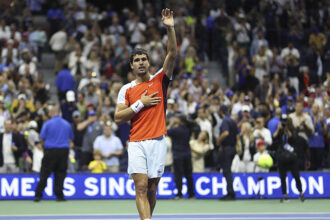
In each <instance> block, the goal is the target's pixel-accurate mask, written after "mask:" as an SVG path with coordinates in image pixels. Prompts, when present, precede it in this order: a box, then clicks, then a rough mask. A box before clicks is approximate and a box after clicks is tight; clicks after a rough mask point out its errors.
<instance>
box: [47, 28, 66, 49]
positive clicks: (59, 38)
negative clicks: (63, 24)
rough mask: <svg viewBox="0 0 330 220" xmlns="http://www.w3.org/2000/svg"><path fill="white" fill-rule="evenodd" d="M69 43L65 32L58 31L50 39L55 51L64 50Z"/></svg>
mask: <svg viewBox="0 0 330 220" xmlns="http://www.w3.org/2000/svg"><path fill="white" fill-rule="evenodd" d="M66 41H67V35H66V33H65V32H64V31H58V32H56V33H55V34H53V36H52V37H51V38H50V41H49V44H50V47H51V48H52V50H53V51H61V50H64V48H65V45H66Z"/></svg>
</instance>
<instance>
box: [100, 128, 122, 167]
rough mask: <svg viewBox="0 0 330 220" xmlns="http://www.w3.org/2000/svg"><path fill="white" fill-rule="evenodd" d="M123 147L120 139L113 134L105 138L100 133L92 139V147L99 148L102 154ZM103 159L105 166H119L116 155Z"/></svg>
mask: <svg viewBox="0 0 330 220" xmlns="http://www.w3.org/2000/svg"><path fill="white" fill-rule="evenodd" d="M123 148H124V147H123V145H122V143H121V141H120V139H119V138H118V137H117V136H115V135H113V134H112V135H111V136H110V138H105V136H104V135H100V136H98V137H97V138H96V139H95V141H94V149H99V150H100V151H101V152H102V154H104V155H108V154H110V153H113V152H116V151H118V150H122V149H123ZM103 161H104V162H105V164H106V165H107V166H119V159H118V157H117V156H113V157H111V158H109V159H103Z"/></svg>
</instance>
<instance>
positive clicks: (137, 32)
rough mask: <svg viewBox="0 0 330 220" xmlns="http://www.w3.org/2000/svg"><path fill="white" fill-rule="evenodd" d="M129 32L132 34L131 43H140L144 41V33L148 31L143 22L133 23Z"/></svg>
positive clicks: (129, 27)
mask: <svg viewBox="0 0 330 220" xmlns="http://www.w3.org/2000/svg"><path fill="white" fill-rule="evenodd" d="M128 30H129V31H130V32H131V31H132V34H131V43H140V42H141V39H142V32H143V31H145V30H146V25H145V24H143V23H142V22H139V23H137V24H136V23H135V22H134V23H131V24H130V25H129V26H128Z"/></svg>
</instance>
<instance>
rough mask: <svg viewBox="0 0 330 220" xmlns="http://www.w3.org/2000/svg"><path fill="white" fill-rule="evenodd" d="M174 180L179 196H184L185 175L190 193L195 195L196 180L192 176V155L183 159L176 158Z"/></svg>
mask: <svg viewBox="0 0 330 220" xmlns="http://www.w3.org/2000/svg"><path fill="white" fill-rule="evenodd" d="M173 165H174V181H175V185H176V188H177V189H178V196H182V177H183V176H185V177H186V179H187V185H188V194H189V196H190V197H192V196H194V195H195V193H194V180H193V177H192V164H191V157H186V158H183V159H174V160H173Z"/></svg>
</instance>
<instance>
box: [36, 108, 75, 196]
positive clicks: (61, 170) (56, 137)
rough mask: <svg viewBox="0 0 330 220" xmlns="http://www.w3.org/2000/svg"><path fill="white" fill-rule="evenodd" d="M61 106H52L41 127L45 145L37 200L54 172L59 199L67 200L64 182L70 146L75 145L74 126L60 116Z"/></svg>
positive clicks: (42, 140)
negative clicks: (64, 192) (46, 119)
mask: <svg viewBox="0 0 330 220" xmlns="http://www.w3.org/2000/svg"><path fill="white" fill-rule="evenodd" d="M59 113H60V112H59V107H58V106H53V107H51V109H50V111H49V114H50V117H51V119H50V120H48V121H47V122H46V123H45V124H44V125H43V126H42V128H41V132H40V140H41V143H42V145H43V147H44V158H43V159H42V165H41V170H40V180H39V183H38V186H37V188H36V191H35V198H34V201H35V202H39V201H40V200H41V197H42V192H43V191H44V189H45V187H46V185H47V178H48V177H49V176H50V174H51V173H52V172H54V178H55V180H54V193H55V195H56V197H57V201H66V200H65V198H64V195H63V184H64V179H65V176H66V170H67V167H68V154H69V146H73V142H72V141H73V131H72V127H71V125H70V124H69V122H67V121H66V120H64V119H63V118H62V117H60V116H59Z"/></svg>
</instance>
